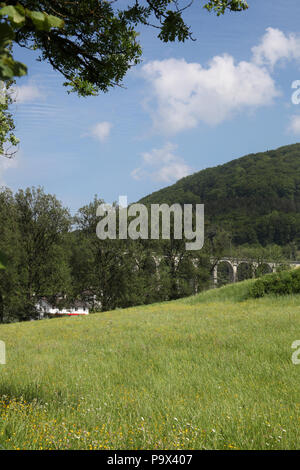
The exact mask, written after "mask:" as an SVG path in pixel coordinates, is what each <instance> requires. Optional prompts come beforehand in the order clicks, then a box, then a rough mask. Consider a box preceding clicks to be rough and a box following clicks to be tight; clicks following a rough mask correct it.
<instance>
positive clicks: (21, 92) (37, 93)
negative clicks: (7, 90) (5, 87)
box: [14, 84, 44, 104]
mask: <svg viewBox="0 0 300 470" xmlns="http://www.w3.org/2000/svg"><path fill="white" fill-rule="evenodd" d="M14 96H15V99H16V102H17V103H19V104H23V103H29V102H33V101H39V100H40V99H43V98H44V94H43V93H42V91H41V90H40V89H39V88H38V87H37V86H36V85H34V84H28V85H21V86H16V87H15V88H14Z"/></svg>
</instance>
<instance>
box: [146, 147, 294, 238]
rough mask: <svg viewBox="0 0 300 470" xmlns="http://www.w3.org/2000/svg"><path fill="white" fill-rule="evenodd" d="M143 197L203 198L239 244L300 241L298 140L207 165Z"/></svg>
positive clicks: (210, 216)
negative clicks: (296, 142)
mask: <svg viewBox="0 0 300 470" xmlns="http://www.w3.org/2000/svg"><path fill="white" fill-rule="evenodd" d="M141 202H143V203H145V204H153V203H160V204H162V203H167V204H173V203H180V204H201V203H203V204H205V219H206V223H207V225H208V226H209V227H211V226H213V225H214V226H215V225H216V226H218V227H222V228H223V229H225V230H226V231H228V232H230V233H231V235H232V242H233V243H234V244H236V245H240V244H245V243H249V244H257V243H259V244H260V245H262V246H266V245H268V244H272V243H275V244H277V245H281V246H284V245H287V244H289V243H291V242H294V243H296V244H297V245H298V246H299V244H300V144H294V145H289V146H285V147H281V148H278V149H277V150H270V151H267V152H263V153H257V154H250V155H247V156H245V157H242V158H238V159H236V160H233V161H231V162H229V163H225V164H224V165H219V166H217V167H214V168H207V169H205V170H202V171H199V172H198V173H195V174H193V175H190V176H186V177H185V178H182V179H181V180H179V181H177V183H175V184H173V185H172V186H169V187H167V188H164V189H162V190H160V191H157V192H155V193H153V194H151V195H149V196H147V197H144V198H143V199H142V200H141Z"/></svg>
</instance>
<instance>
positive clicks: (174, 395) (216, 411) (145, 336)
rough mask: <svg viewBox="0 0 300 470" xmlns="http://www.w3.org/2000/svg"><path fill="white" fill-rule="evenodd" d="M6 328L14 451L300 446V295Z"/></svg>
mask: <svg viewBox="0 0 300 470" xmlns="http://www.w3.org/2000/svg"><path fill="white" fill-rule="evenodd" d="M248 282H251V281H247V282H244V283H240V284H237V285H232V286H227V287H224V288H221V289H216V290H213V291H208V292H206V293H204V294H201V295H198V296H195V297H191V298H188V299H184V300H177V301H174V302H166V303H161V304H155V305H151V306H145V307H136V308H130V309H126V310H116V311H113V312H108V313H99V314H94V315H90V316H88V317H86V318H81V317H76V318H74V317H72V318H63V319H51V320H42V321H37V322H29V323H19V324H10V325H0V340H3V341H5V343H6V352H7V364H6V365H0V446H1V447H2V448H5V449H296V448H299V444H300V431H299V429H300V426H299V425H300V392H299V381H300V366H297V365H294V364H293V363H292V361H291V356H292V352H293V350H292V349H291V344H292V342H293V341H295V340H297V339H300V295H295V296H287V297H282V298H276V297H268V298H267V297H266V298H263V299H257V300H255V299H252V300H245V299H244V298H245V295H244V294H245V291H246V288H247V285H248Z"/></svg>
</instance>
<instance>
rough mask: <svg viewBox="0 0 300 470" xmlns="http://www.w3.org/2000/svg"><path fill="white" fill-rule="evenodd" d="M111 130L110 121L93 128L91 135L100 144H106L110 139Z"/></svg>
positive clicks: (99, 123)
mask: <svg viewBox="0 0 300 470" xmlns="http://www.w3.org/2000/svg"><path fill="white" fill-rule="evenodd" d="M111 128H112V124H111V123H110V122H108V121H103V122H98V123H97V124H96V125H95V126H94V127H93V128H92V130H91V135H92V136H93V137H95V139H97V140H100V142H104V141H105V140H106V139H107V138H108V136H109V134H110V131H111Z"/></svg>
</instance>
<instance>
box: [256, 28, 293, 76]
mask: <svg viewBox="0 0 300 470" xmlns="http://www.w3.org/2000/svg"><path fill="white" fill-rule="evenodd" d="M252 53H253V62H254V63H256V64H258V65H259V66H262V65H268V66H270V67H271V68H273V67H274V66H275V65H276V64H277V62H279V61H281V60H283V59H286V60H299V59H300V37H299V36H297V35H295V34H289V35H285V34H284V33H283V32H282V31H280V30H279V29H275V28H267V30H266V34H265V35H264V36H263V37H262V40H261V43H260V44H259V45H258V46H255V47H253V48H252Z"/></svg>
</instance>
